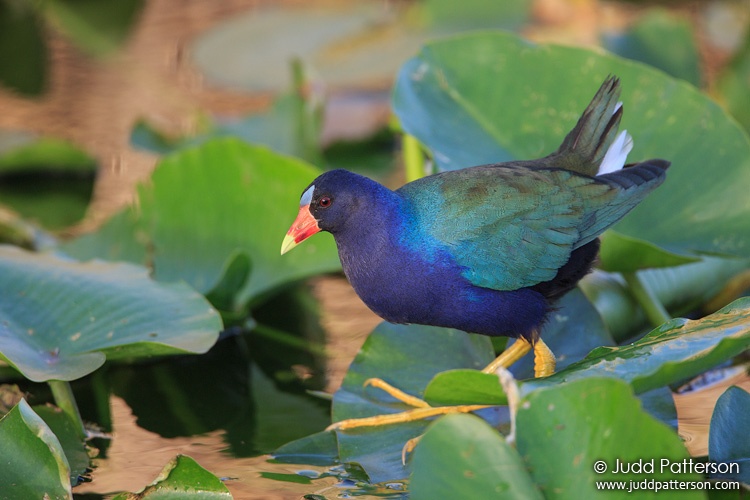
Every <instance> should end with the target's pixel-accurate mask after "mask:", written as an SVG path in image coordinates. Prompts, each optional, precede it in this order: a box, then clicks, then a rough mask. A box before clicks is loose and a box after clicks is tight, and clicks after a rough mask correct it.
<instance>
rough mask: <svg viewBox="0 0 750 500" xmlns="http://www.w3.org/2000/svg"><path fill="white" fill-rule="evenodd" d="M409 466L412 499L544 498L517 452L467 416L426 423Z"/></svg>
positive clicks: (485, 426) (476, 420) (496, 434)
mask: <svg viewBox="0 0 750 500" xmlns="http://www.w3.org/2000/svg"><path fill="white" fill-rule="evenodd" d="M495 378H496V379H497V377H495ZM412 468H413V470H414V472H413V474H412V477H411V481H410V483H409V492H410V498H412V499H413V500H420V499H425V500H431V499H436V498H477V499H479V498H528V499H533V498H538V499H541V498H544V497H543V496H542V494H541V493H540V492H539V490H538V489H537V488H536V487H535V486H534V483H533V481H532V480H531V477H530V475H529V472H528V470H527V469H526V466H525V464H524V463H523V460H521V457H520V456H519V455H518V452H517V451H516V450H515V449H513V448H512V447H511V446H510V445H508V443H506V442H505V439H503V438H502V437H501V436H500V434H499V433H498V432H497V431H495V430H494V429H492V428H491V427H490V426H489V425H487V423H486V422H484V421H483V420H481V419H479V418H477V417H474V416H471V415H447V416H446V417H444V418H441V419H439V420H438V421H436V422H435V423H434V424H433V425H431V426H430V428H429V429H428V430H427V432H426V433H425V435H424V436H423V437H422V439H421V440H420V442H419V445H418V446H417V449H416V450H415V451H414V457H413V459H412Z"/></svg>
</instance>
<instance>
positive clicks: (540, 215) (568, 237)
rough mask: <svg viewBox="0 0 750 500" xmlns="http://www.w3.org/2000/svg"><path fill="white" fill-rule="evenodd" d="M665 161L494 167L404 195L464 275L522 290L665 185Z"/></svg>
mask: <svg viewBox="0 0 750 500" xmlns="http://www.w3.org/2000/svg"><path fill="white" fill-rule="evenodd" d="M655 162H657V163H658V162H660V160H655ZM663 163H664V164H665V165H661V164H660V163H659V165H656V166H653V167H649V166H644V165H650V163H649V162H646V163H644V164H639V165H637V166H634V167H630V168H627V169H625V170H622V171H618V172H615V173H612V174H608V175H604V176H599V177H590V176H586V175H581V174H577V173H575V172H571V171H569V170H563V169H555V168H542V169H527V168H523V167H518V166H514V165H502V164H501V165H489V166H480V167H473V168H469V169H464V170H458V171H452V172H445V173H443V174H439V175H433V176H430V177H426V178H424V179H420V180H419V181H415V182H412V183H410V184H407V185H406V186H404V187H403V188H401V189H399V190H398V192H399V193H400V194H401V195H402V196H403V197H404V198H405V199H406V200H408V202H409V205H410V207H411V211H412V217H414V218H415V220H416V221H418V224H414V227H415V228H419V229H414V230H415V231H421V232H423V235H425V234H426V235H427V236H429V237H431V239H432V240H433V241H435V242H436V243H437V244H439V245H440V246H441V248H443V249H444V250H446V251H447V252H448V254H449V255H451V257H452V258H453V259H454V261H455V262H456V264H457V265H459V266H461V267H463V271H462V274H463V276H464V277H465V278H467V279H468V280H469V281H470V282H471V283H473V284H475V285H477V286H482V287H486V288H493V289H497V290H515V289H518V288H522V287H528V286H533V285H535V284H537V283H541V282H544V281H549V280H551V279H553V278H554V277H555V275H556V273H557V271H558V270H559V268H560V267H562V266H563V265H564V264H565V263H566V262H567V261H568V259H569V258H570V254H571V252H572V251H573V250H575V249H576V248H578V247H580V246H582V245H585V244H586V243H588V242H590V241H592V240H593V239H595V238H596V237H597V236H598V235H599V234H601V233H602V232H603V231H604V230H606V229H607V228H608V227H609V226H611V225H612V224H614V223H615V222H617V221H618V220H620V219H621V218H622V217H623V216H624V215H625V214H626V213H627V212H628V211H630V210H631V209H632V208H633V207H635V205H637V204H638V202H639V201H640V200H641V199H642V198H643V197H644V196H645V195H646V194H647V193H648V192H649V191H651V190H652V189H654V188H655V187H656V186H658V185H659V184H660V183H661V180H662V179H663V175H664V169H665V168H666V166H667V165H668V163H667V162H663ZM626 172H627V174H626Z"/></svg>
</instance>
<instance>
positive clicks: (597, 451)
mask: <svg viewBox="0 0 750 500" xmlns="http://www.w3.org/2000/svg"><path fill="white" fill-rule="evenodd" d="M516 443H517V449H518V452H519V454H520V455H521V456H522V457H523V459H524V461H525V462H526V464H527V466H528V467H529V469H530V470H531V475H532V477H533V479H534V482H535V483H536V484H537V486H539V487H540V488H541V489H542V491H544V493H545V498H548V499H568V498H570V499H573V498H576V499H577V498H598V497H599V495H601V496H605V495H604V494H602V493H601V492H600V491H599V490H598V489H597V487H596V486H597V482H598V481H624V482H625V484H626V485H627V483H628V481H631V480H632V481H634V482H639V481H642V480H650V479H653V480H655V481H670V480H678V481H700V480H701V479H702V476H701V475H700V474H695V473H692V474H691V473H674V472H672V471H670V469H669V467H667V468H666V469H663V468H662V467H661V465H662V460H667V461H669V463H678V462H681V461H682V460H685V459H687V458H689V454H688V452H687V450H686V449H685V446H684V445H683V444H682V441H681V440H680V437H679V436H678V435H677V433H676V432H674V431H673V430H672V429H670V428H669V427H668V426H666V425H664V424H663V423H661V422H659V421H657V420H655V419H654V418H653V417H651V416H650V415H648V414H647V413H645V412H644V411H643V410H641V408H640V403H639V401H638V400H637V399H636V398H635V397H634V396H633V391H632V389H631V388H630V386H628V384H627V383H626V382H624V381H621V380H615V379H601V378H591V379H588V380H577V381H573V382H570V383H567V384H559V385H556V386H554V387H550V388H546V389H543V390H538V391H534V392H532V393H530V394H529V395H527V396H526V397H524V398H523V399H522V400H521V403H520V405H519V408H518V412H517V413H516ZM652 460H653V461H654V467H653V470H651V469H650V465H649V464H650V462H651V461H652ZM618 461H619V462H620V463H624V464H631V465H632V464H636V463H638V462H639V461H640V462H641V464H643V463H645V464H646V465H645V467H646V470H642V471H640V472H638V471H634V470H631V472H630V473H626V472H623V473H618V472H616V470H617V469H616V468H617V467H618V465H617V464H618ZM599 467H603V469H604V471H603V472H600V473H597V472H596V470H599ZM620 467H621V466H620ZM595 468H596V470H595ZM643 489H644V490H645V491H639V492H638V498H652V497H653V498H680V499H682V498H704V494H703V492H702V491H699V490H698V491H680V490H670V491H660V492H658V494H657V493H656V492H653V491H651V492H650V491H648V490H646V489H645V488H643ZM631 496H632V493H628V492H627V486H626V490H625V491H607V492H606V497H607V498H610V497H612V498H630V497H631Z"/></svg>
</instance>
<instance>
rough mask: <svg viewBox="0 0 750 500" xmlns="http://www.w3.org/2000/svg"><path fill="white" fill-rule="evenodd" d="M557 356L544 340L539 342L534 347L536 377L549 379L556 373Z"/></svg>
mask: <svg viewBox="0 0 750 500" xmlns="http://www.w3.org/2000/svg"><path fill="white" fill-rule="evenodd" d="M556 364H557V363H556V361H555V355H554V354H553V353H552V350H550V348H549V347H548V346H547V344H545V343H544V342H542V339H539V340H537V342H536V344H535V345H534V376H535V377H536V378H539V377H548V376H549V375H552V374H553V373H555V365H556Z"/></svg>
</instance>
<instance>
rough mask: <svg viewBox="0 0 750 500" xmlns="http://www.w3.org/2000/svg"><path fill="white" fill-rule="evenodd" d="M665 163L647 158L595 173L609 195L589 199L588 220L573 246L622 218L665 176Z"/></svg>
mask: <svg viewBox="0 0 750 500" xmlns="http://www.w3.org/2000/svg"><path fill="white" fill-rule="evenodd" d="M669 165H670V162H668V161H667V160H659V159H654V160H647V161H644V162H640V163H636V164H632V165H626V166H625V168H623V169H622V170H618V171H616V172H611V173H608V174H603V175H599V176H597V177H596V180H597V183H598V184H600V185H601V183H604V184H608V185H609V186H610V189H609V190H608V193H609V195H606V200H605V199H602V200H597V199H596V198H595V197H594V198H592V199H590V200H589V203H590V204H591V205H590V206H589V207H588V209H587V210H588V212H589V213H590V214H591V217H590V219H589V223H588V224H586V225H584V227H582V228H580V231H581V233H580V237H581V239H580V240H579V241H578V242H577V243H576V245H575V248H578V247H581V246H583V245H585V244H586V243H588V242H589V241H592V240H593V239H595V238H596V237H597V236H599V235H600V234H601V233H603V232H604V231H605V230H606V229H607V228H609V227H610V226H612V225H614V224H615V223H616V222H617V221H619V220H620V219H622V218H623V217H625V215H627V214H628V212H630V211H631V210H632V209H633V208H635V206H636V205H638V204H639V203H640V202H641V201H643V199H644V198H645V197H646V196H647V195H648V194H649V193H650V192H651V191H653V190H654V189H656V188H657V187H659V185H661V183H662V182H664V179H665V178H666V173H667V168H669Z"/></svg>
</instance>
